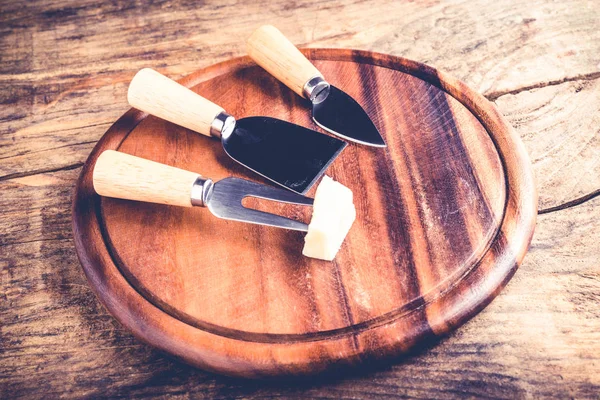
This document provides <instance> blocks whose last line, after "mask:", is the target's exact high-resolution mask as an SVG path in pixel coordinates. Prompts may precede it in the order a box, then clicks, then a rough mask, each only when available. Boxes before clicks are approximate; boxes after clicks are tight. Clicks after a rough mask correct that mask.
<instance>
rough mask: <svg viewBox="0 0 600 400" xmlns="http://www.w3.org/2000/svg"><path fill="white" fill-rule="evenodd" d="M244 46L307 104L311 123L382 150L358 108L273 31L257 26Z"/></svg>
mask: <svg viewBox="0 0 600 400" xmlns="http://www.w3.org/2000/svg"><path fill="white" fill-rule="evenodd" d="M246 44H247V49H248V55H249V56H250V57H251V58H252V59H253V60H254V61H255V62H256V63H257V64H258V65H260V66H261V67H263V68H264V69H266V70H267V71H268V72H269V73H270V74H271V75H273V76H274V77H275V78H277V79H279V80H280V81H281V82H283V83H284V84H285V85H286V86H287V87H289V88H290V89H292V90H293V91H294V92H296V93H297V94H299V95H300V96H302V97H304V98H306V99H308V100H310V101H311V103H312V116H313V120H314V121H315V123H316V124H317V125H319V126H320V127H321V128H323V129H325V130H327V131H329V132H331V133H333V134H335V135H338V136H341V137H343V138H344V139H348V140H352V141H354V142H357V143H361V144H366V145H370V146H375V147H386V144H385V141H384V140H383V138H382V137H381V134H380V133H379V131H378V130H377V127H376V126H375V125H374V124H373V121H371V119H370V118H369V116H368V115H367V113H366V112H365V110H364V109H363V108H362V107H361V106H360V104H358V103H357V102H356V101H355V100H354V99H353V98H352V97H350V96H349V95H348V94H346V93H344V92H343V91H341V90H340V89H338V88H336V87H335V86H333V85H331V84H329V83H328V82H327V81H326V80H325V79H324V78H323V74H321V73H320V72H319V70H318V69H317V68H316V67H315V66H314V65H313V64H312V63H311V62H310V61H308V59H307V58H306V57H304V55H303V54H302V53H301V52H300V50H298V49H297V48H296V46H294V45H293V44H292V42H290V41H289V40H288V39H287V38H286V37H285V36H284V35H283V33H281V32H280V31H279V30H278V29H277V28H275V27H274V26H272V25H264V26H261V27H260V28H258V29H257V30H255V31H254V33H252V35H251V36H250V38H248V41H247V43H246Z"/></svg>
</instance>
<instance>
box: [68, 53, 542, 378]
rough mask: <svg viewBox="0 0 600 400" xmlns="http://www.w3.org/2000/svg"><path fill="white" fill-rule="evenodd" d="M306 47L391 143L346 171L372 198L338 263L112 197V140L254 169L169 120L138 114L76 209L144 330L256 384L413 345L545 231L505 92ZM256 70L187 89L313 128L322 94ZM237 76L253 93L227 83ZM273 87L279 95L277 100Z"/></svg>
mask: <svg viewBox="0 0 600 400" xmlns="http://www.w3.org/2000/svg"><path fill="white" fill-rule="evenodd" d="M306 54H307V56H308V57H309V58H310V59H312V60H313V62H315V64H316V65H317V67H318V68H319V69H320V70H321V71H326V73H327V76H330V77H331V78H330V81H331V83H332V84H334V85H339V86H340V87H343V88H344V90H345V91H346V92H348V93H349V94H350V95H351V96H353V97H354V98H355V99H357V101H359V103H361V104H363V106H364V107H365V109H366V111H367V112H368V113H369V114H370V116H371V118H372V119H373V121H374V123H375V124H376V125H377V126H379V129H380V130H381V131H383V132H384V135H385V140H386V142H387V143H388V148H387V149H380V150H379V151H377V149H376V150H373V149H368V148H363V147H362V146H352V147H351V151H346V152H344V153H343V154H342V155H340V157H339V158H338V160H336V163H334V164H332V166H331V168H330V169H329V171H328V174H330V175H331V176H332V177H333V178H334V179H336V180H338V181H340V182H342V183H343V184H344V185H346V186H348V187H349V188H350V189H352V190H353V192H354V194H355V200H354V201H355V204H356V207H357V221H356V223H355V226H354V228H353V229H352V231H351V232H350V234H349V235H348V237H347V238H346V240H345V244H344V247H343V249H342V251H341V252H340V253H339V254H338V256H337V257H336V260H335V262H334V263H327V262H322V261H318V260H310V259H307V258H305V257H303V256H302V255H301V248H302V234H300V233H298V232H288V231H282V230H280V229H274V228H268V227H267V228H265V227H259V226H255V225H249V224H239V223H236V222H231V221H223V220H218V219H215V218H213V217H212V216H211V215H210V214H208V213H206V212H202V211H205V210H197V209H188V210H185V209H176V208H167V207H162V208H161V207H156V206H155V205H151V204H139V203H135V202H124V201H119V200H114V199H102V201H101V202H100V199H99V198H98V196H97V195H95V194H94V193H93V191H91V190H90V186H89V185H90V173H91V171H92V169H93V168H94V165H95V163H96V158H97V157H98V156H99V155H100V154H101V153H102V152H103V151H105V150H106V149H118V150H119V151H121V152H125V153H131V154H134V155H137V156H140V157H143V158H147V159H152V160H156V161H159V162H165V161H164V160H169V161H170V163H172V164H173V165H174V166H177V167H179V168H182V169H186V170H192V171H193V170H194V168H196V169H197V168H200V166H199V165H198V162H197V160H198V158H197V156H195V155H196V154H198V155H200V157H201V161H202V163H201V164H202V165H201V168H202V169H203V170H210V173H209V175H210V176H213V177H216V179H218V178H220V177H222V176H227V175H231V174H234V175H241V176H244V177H247V172H246V171H244V170H243V169H242V168H241V167H239V166H237V165H233V162H231V161H229V160H225V159H226V158H227V157H226V155H225V154H224V153H223V152H222V151H221V150H220V148H218V146H217V148H215V146H214V141H210V140H206V138H203V137H201V136H199V135H197V134H195V133H193V132H190V131H188V130H185V129H182V128H180V129H175V128H174V126H173V125H171V124H168V123H167V122H165V121H159V120H157V119H156V118H154V117H149V118H145V119H143V120H142V121H141V122H139V123H138V121H139V119H140V118H144V117H145V115H144V114H142V113H140V112H137V111H135V110H132V111H130V112H129V113H127V114H126V115H125V116H124V117H122V118H121V119H120V120H119V121H118V122H117V123H116V124H115V126H113V128H111V129H110V130H109V131H108V132H107V134H106V136H105V137H104V138H103V139H102V140H101V141H100V142H99V144H98V145H97V147H96V148H95V149H94V151H93V152H92V154H91V156H90V159H89V161H88V162H87V163H86V165H85V166H84V169H83V172H82V175H81V179H80V182H79V184H78V187H77V191H76V195H75V198H74V211H73V219H74V231H75V233H76V235H75V243H76V247H77V250H78V255H79V257H80V259H81V261H82V265H83V267H84V270H85V272H86V274H87V276H88V278H89V280H90V284H91V285H92V286H93V287H94V289H95V291H96V293H97V294H98V296H99V298H100V299H101V301H102V302H103V303H104V304H105V305H106V306H107V307H108V309H109V310H111V312H113V313H114V314H115V316H116V318H117V319H119V321H121V322H122V323H123V324H124V325H125V326H127V327H128V328H130V329H131V330H132V331H133V332H134V333H135V334H136V335H137V336H139V337H141V338H142V339H143V340H144V341H147V342H148V343H150V344H152V345H154V346H157V347H158V348H161V349H163V350H165V351H167V352H169V353H172V354H174V355H176V356H177V357H180V358H183V359H184V360H186V361H188V362H190V363H192V364H194V365H197V366H200V367H203V368H207V369H209V370H214V371H218V372H221V373H225V374H230V375H240V376H246V377H260V376H270V375H295V374H306V373H314V372H319V371H322V370H325V369H329V368H331V367H332V366H334V365H337V364H356V363H358V362H359V361H364V360H368V359H371V358H378V359H381V358H383V357H389V356H393V355H397V354H399V353H402V352H406V351H408V350H410V349H411V348H413V347H414V346H415V345H417V344H419V343H420V342H421V341H422V340H424V339H428V338H432V337H434V336H436V335H437V336H442V335H444V334H447V333H448V332H449V331H450V330H451V329H453V328H456V327H457V326H459V325H460V324H462V323H463V322H464V321H465V320H466V319H468V318H470V317H471V316H472V315H473V314H474V313H476V312H478V311H479V310H481V309H482V308H483V307H484V306H485V305H486V304H487V303H488V302H489V301H490V300H491V299H492V298H493V297H495V295H496V294H497V293H498V292H499V290H500V289H501V288H502V287H503V286H504V285H505V284H506V282H508V280H509V279H510V277H511V276H512V274H513V273H514V271H515V269H516V267H517V265H518V263H519V262H520V261H521V260H522V258H523V257H524V255H525V252H526V250H527V247H528V244H529V241H530V240H531V235H532V234H533V227H534V224H535V215H536V207H537V196H536V193H535V189H534V187H533V177H532V175H531V170H530V168H531V167H530V165H529V161H528V158H527V155H526V153H525V151H524V149H523V146H522V144H521V142H520V141H519V140H518V138H517V137H516V134H515V133H514V132H513V131H512V129H511V128H510V127H509V126H508V125H506V123H505V122H504V121H503V119H502V117H501V116H500V115H499V114H498V112H497V111H496V110H495V108H494V107H493V106H492V105H491V104H490V103H489V102H488V101H487V100H485V99H484V98H483V97H482V96H480V95H477V94H475V93H474V92H472V91H471V90H470V89H469V88H467V87H466V86H465V85H464V84H463V83H461V82H459V81H456V80H455V79H453V78H451V77H449V76H447V75H444V74H442V73H439V72H438V71H436V70H434V69H432V68H430V67H427V66H425V65H422V64H418V63H415V62H413V61H409V60H405V59H400V58H395V57H390V56H387V55H381V54H373V53H368V52H358V51H350V50H319V49H314V50H311V51H308V52H306ZM252 65H253V64H252V63H250V62H249V59H248V58H241V59H233V60H231V61H229V62H225V63H221V64H217V65H215V66H212V67H209V68H207V69H204V70H201V71H198V72H197V73H195V74H193V75H191V76H189V77H187V78H186V79H185V80H184V81H183V83H184V84H185V85H187V86H190V87H193V89H194V90H195V91H198V92H202V93H207V95H210V96H212V97H214V96H217V98H218V99H219V100H218V101H219V103H221V104H225V105H226V107H227V108H229V109H233V110H236V114H238V115H241V116H245V115H244V114H243V113H247V115H270V116H274V117H280V118H281V117H282V116H285V117H286V118H287V119H288V120H290V121H292V122H297V123H302V122H303V123H304V124H306V120H308V119H309V118H310V116H309V113H308V112H307V110H306V106H305V104H304V102H302V101H297V100H296V99H298V98H297V97H295V96H294V95H293V93H292V92H291V91H289V90H288V89H287V88H285V87H284V86H283V85H282V84H278V83H277V81H276V80H275V78H274V77H272V76H270V75H268V74H267V73H266V71H264V70H262V69H261V68H258V67H256V66H252ZM353 76H354V77H353ZM350 82H355V83H354V84H351V83H350ZM225 83H228V84H229V85H231V87H233V88H236V90H235V91H234V90H229V91H227V92H226V93H225V94H222V90H221V88H222V87H223V85H224V84H225ZM265 86H266V87H272V88H274V89H275V90H274V91H275V93H269V92H265V93H264V94H263V92H264V91H263V89H262V88H263V87H265ZM380 87H395V88H396V90H395V91H394V92H390V91H389V90H388V91H387V92H385V93H381V92H379V88H380ZM273 96H277V97H279V98H282V99H284V101H283V102H274V101H273V100H272V99H273ZM239 99H252V100H253V101H252V103H247V102H240V101H239ZM298 100H299V99H298ZM150 143H151V145H148V144H150ZM250 177H252V176H250ZM394 199H395V200H394ZM280 208H281V207H280ZM98 210H99V211H98ZM281 211H282V212H283V213H284V215H285V214H287V215H288V216H294V217H296V218H298V217H299V216H302V214H298V211H297V210H292V211H290V210H288V211H286V210H285V209H283V210H281ZM304 217H305V219H306V216H304ZM100 233H101V234H100ZM219 239H220V240H219ZM90 242H92V243H93V244H92V243H90ZM232 245H233V246H235V251H232ZM103 246H105V248H104V249H102V247H103Z"/></svg>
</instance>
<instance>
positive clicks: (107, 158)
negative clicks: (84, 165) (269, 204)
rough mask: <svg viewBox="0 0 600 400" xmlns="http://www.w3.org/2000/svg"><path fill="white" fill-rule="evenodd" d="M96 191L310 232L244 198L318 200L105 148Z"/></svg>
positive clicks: (95, 177) (98, 163)
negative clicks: (250, 205)
mask: <svg viewBox="0 0 600 400" xmlns="http://www.w3.org/2000/svg"><path fill="white" fill-rule="evenodd" d="M92 180H93V185H94V190H95V191H96V193H98V194H99V195H101V196H106V197H113V198H117V199H125V200H136V201H143V202H147V203H158V204H169V205H174V206H182V207H192V206H200V207H207V208H208V209H209V210H210V212H211V213H212V214H213V215H215V216H216V217H219V218H223V219H228V220H234V221H240V222H249V223H253V224H259V225H267V226H274V227H278V228H285V229H291V230H295V231H302V232H307V231H308V225H307V224H305V223H303V222H300V221H295V220H293V219H289V218H285V217H282V216H280V215H275V214H270V213H267V212H263V211H258V210H254V209H250V208H246V207H244V206H243V205H242V200H243V199H244V198H245V197H258V198H261V199H268V200H273V201H279V202H283V203H290V204H299V205H307V206H311V205H312V204H313V199H311V198H309V197H305V196H302V195H299V194H297V193H293V192H290V191H289V190H285V189H281V188H276V187H273V186H267V185H261V184H258V183H255V182H250V181H247V180H245V179H240V178H234V177H229V178H225V179H221V180H220V181H218V182H213V181H212V180H211V179H208V178H204V177H202V176H201V175H200V174H197V173H195V172H190V171H185V170H183V169H179V168H175V167H172V166H169V165H165V164H161V163H157V162H155V161H150V160H146V159H144V158H140V157H136V156H132V155H130V154H125V153H120V152H118V151H114V150H106V151H104V152H103V153H102V154H100V156H99V157H98V159H97V160H96V164H95V166H94V172H93V177H92Z"/></svg>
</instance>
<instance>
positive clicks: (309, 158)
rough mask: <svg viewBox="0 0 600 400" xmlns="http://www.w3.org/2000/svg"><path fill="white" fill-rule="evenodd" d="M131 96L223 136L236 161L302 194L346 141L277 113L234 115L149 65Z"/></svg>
mask: <svg viewBox="0 0 600 400" xmlns="http://www.w3.org/2000/svg"><path fill="white" fill-rule="evenodd" d="M127 99H128V101H129V104H130V105H131V106H133V107H135V108H137V109H140V110H142V111H145V112H147V113H149V114H152V115H155V116H157V117H160V118H162V119H165V120H167V121H170V122H173V123H175V124H178V125H181V126H183V127H186V128H188V129H191V130H193V131H196V132H198V133H201V134H204V135H206V136H214V137H216V138H220V139H221V142H222V143H223V148H224V149H225V152H226V153H227V154H228V155H229V156H230V157H231V158H233V159H234V160H235V161H237V162H239V163H240V164H242V165H244V166H246V167H247V168H249V169H251V170H252V171H254V172H256V173H258V174H260V175H262V176H264V177H265V178H268V179H270V180H271V181H273V182H275V183H277V184H279V185H282V186H284V187H286V188H288V189H290V190H292V191H295V192H297V193H301V194H304V193H306V192H307V191H308V190H309V189H310V188H311V186H312V185H313V184H314V183H315V181H317V179H319V177H321V176H322V175H323V173H324V172H325V170H326V169H327V167H328V166H329V165H330V164H331V163H332V162H333V160H335V158H336V157H337V156H338V154H339V153H340V152H341V151H342V150H343V149H344V147H345V146H346V143H344V142H343V141H341V140H339V139H336V138H332V137H330V136H327V135H324V134H321V133H319V132H316V131H314V130H311V129H307V128H304V127H301V126H298V125H295V124H291V123H289V122H286V121H282V120H279V119H275V118H270V117H247V118H242V119H239V120H236V119H235V118H234V117H233V116H231V115H229V114H227V113H226V112H225V110H223V108H221V107H220V106H218V105H216V104H215V103H213V102H211V101H210V100H207V99H205V98H204V97H202V96H200V95H198V94H196V93H195V92H193V91H191V90H190V89H188V88H186V87H184V86H182V85H180V84H179V83H177V82H175V81H173V80H171V79H169V78H167V77H166V76H164V75H161V74H160V73H158V72H157V71H154V70H152V69H150V68H145V69H142V70H141V71H139V72H138V73H137V74H136V75H135V76H134V78H133V80H132V81H131V84H130V85H129V90H128V92H127Z"/></svg>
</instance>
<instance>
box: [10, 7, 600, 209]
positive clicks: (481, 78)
mask: <svg viewBox="0 0 600 400" xmlns="http://www.w3.org/2000/svg"><path fill="white" fill-rule="evenodd" d="M382 10H385V11H382ZM2 11H3V12H1V13H0V14H1V17H0V18H1V20H2V24H1V27H0V54H2V58H1V60H0V72H1V75H0V84H2V85H3V86H5V87H7V88H8V90H7V91H2V92H1V93H0V104H2V107H1V108H0V159H1V160H2V162H1V163H0V179H1V177H11V176H22V175H28V174H32V173H36V172H40V171H48V170H56V169H59V168H64V167H72V166H75V165H78V164H80V163H82V162H83V161H84V160H85V158H86V156H87V154H88V153H89V151H90V149H91V147H92V146H93V143H94V142H95V141H96V140H97V139H99V137H100V136H101V135H102V133H103V132H104V131H105V130H106V129H107V127H108V126H109V125H110V124H111V123H112V122H113V121H114V120H116V118H117V117H118V116H119V115H120V114H122V113H123V112H124V111H125V110H126V109H127V105H126V100H125V93H126V88H127V82H128V81H129V80H130V79H131V77H132V76H133V74H134V72H135V71H136V70H138V69H139V68H141V67H144V66H154V67H156V68H160V69H161V70H162V71H163V72H165V73H167V74H169V75H170V76H173V77H179V76H181V75H183V74H187V73H190V72H192V71H194V70H196V69H197V68H199V67H201V66H205V65H208V64H211V63H214V62H217V61H222V60H224V59H227V58H229V57H231V56H234V55H242V54H244V52H245V49H244V40H245V38H246V37H247V35H248V34H249V33H250V32H251V31H252V30H253V29H254V28H256V26H258V25H259V24H261V23H263V22H264V21H269V22H271V23H274V24H276V25H278V26H280V27H281V29H283V30H284V32H285V33H286V35H288V36H289V37H290V39H291V40H292V41H294V42H295V43H299V44H308V45H310V46H324V47H327V46H332V47H355V48H362V49H368V50H375V51H380V52H388V53H390V54H394V55H402V56H405V57H409V58H413V59H415V60H418V61H422V62H426V63H431V64H432V65H434V66H436V67H438V68H440V69H442V70H445V71H448V72H450V73H452V74H453V75H456V76H457V77H459V78H461V79H463V80H465V81H466V82H467V83H468V84H470V85H472V86H473V87H474V88H476V89H478V90H480V91H483V93H484V94H487V95H489V96H491V97H492V98H496V97H498V96H499V95H501V94H502V93H505V92H512V91H518V90H520V89H521V88H523V87H536V86H543V85H547V84H548V83H550V82H561V81H564V80H573V79H579V80H581V79H589V78H591V77H594V76H596V74H597V73H598V71H599V70H600V66H599V65H598V60H597V57H596V54H597V52H598V50H600V47H599V46H600V40H599V39H600V37H599V35H600V33H599V31H598V30H597V29H596V27H597V24H596V21H597V20H598V19H599V17H600V10H599V9H598V8H597V7H594V6H593V4H592V3H590V2H588V1H584V0H571V1H567V2H561V3H552V2H549V1H548V0H536V1H533V2H527V3H522V2H514V1H509V0H502V1H495V2H493V3H491V4H490V3H489V2H486V1H483V0H479V2H467V3H465V2H445V1H444V2H437V1H420V2H410V3H406V2H387V1H383V0H381V1H379V2H375V3H373V2H361V1H359V2H350V1H335V2H330V3H315V2H308V1H301V2H296V3H295V4H294V6H293V7H290V6H289V4H287V2H286V1H283V0H280V1H276V2H265V3H252V4H246V3H243V6H242V5H241V4H238V3H236V2H228V3H226V4H222V3H221V2H218V3H216V2H215V3H213V2H207V3H205V4H203V6H201V7H200V6H198V5H197V4H196V3H189V4H188V3H179V2H157V3H154V2H152V3H143V4H132V3H130V2H111V3H106V2H98V1H96V0H88V1H84V2H72V3H71V4H69V3H65V2H60V1H45V2H37V3H35V2H24V3H21V2H10V3H6V4H3V5H2ZM225 19H226V20H227V26H228V28H227V29H226V30H225V29H223V26H224V25H223V24H224V22H225ZM232 21H235V23H232ZM582 38H585V40H582ZM579 98H585V97H584V96H583V95H582V96H579ZM582 101H583V100H582ZM499 104H501V103H499ZM540 118H541V116H540ZM548 118H549V119H551V120H552V121H554V120H555V119H553V118H552V117H551V116H548ZM591 125H593V124H591V123H590V126H591ZM590 133H593V131H588V132H586V133H585V134H586V135H588V136H589V135H590ZM590 148H591V147H589V146H588V149H590ZM596 148H597V147H596ZM588 153H591V152H590V151H588ZM581 157H583V158H585V160H584V159H583V158H582V162H585V163H588V164H589V163H590V162H591V161H590V160H591V155H590V156H587V157H586V156H585V155H583V154H582V156H581ZM546 160H547V161H548V163H551V164H554V165H556V164H557V163H556V162H555V161H556V160H555V159H554V158H553V157H550V158H546ZM571 166H573V164H569V165H568V167H571ZM569 173H571V172H570V169H569V168H567V172H564V173H563V174H562V175H565V174H569ZM556 182H559V180H554V181H552V182H549V181H546V180H544V181H543V183H544V184H545V183H548V186H547V187H546V186H543V185H542V186H540V192H541V193H542V196H541V198H542V203H541V204H542V205H549V204H555V203H557V202H558V201H563V200H564V199H565V198H564V196H563V195H561V193H562V194H564V193H568V192H570V191H571V189H573V185H572V184H568V185H566V186H563V185H560V186H559V187H557V186H556V185H555V183H556ZM568 182H572V180H570V181H568ZM580 183H581V187H577V188H576V189H575V192H585V191H586V190H587V188H588V186H592V184H591V183H590V184H589V185H588V183H587V182H580ZM564 187H566V188H567V189H568V190H567V189H564ZM556 190H557V191H558V192H559V193H557V194H556V195H555V193H554V191H556ZM555 198H556V199H560V200H544V199H555Z"/></svg>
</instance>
